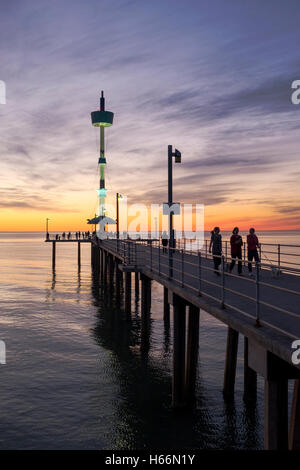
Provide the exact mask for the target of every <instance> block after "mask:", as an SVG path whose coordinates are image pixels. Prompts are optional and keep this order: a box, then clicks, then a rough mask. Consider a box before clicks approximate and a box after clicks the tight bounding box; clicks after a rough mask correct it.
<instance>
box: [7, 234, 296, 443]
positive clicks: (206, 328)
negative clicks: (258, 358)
mask: <svg viewBox="0 0 300 470" xmlns="http://www.w3.org/2000/svg"><path fill="white" fill-rule="evenodd" d="M43 239H44V234H41V233H0V260H1V263H0V292H1V295H0V339H1V340H4V341H5V343H6V348H7V358H6V361H7V362H6V365H0V377H1V384H0V403H1V405H0V406H1V420H0V448H1V449H30V448H32V449H151V448H160V449H192V448H199V449H202V448H223V449H225V448H226V449H228V448H231V449H260V448H262V447H263V381H262V379H261V378H259V382H258V405H257V406H256V407H255V408H253V407H252V408H248V407H246V406H245V405H244V403H243V400H242V392H243V376H242V367H243V361H242V352H243V343H242V338H241V340H240V345H239V358H238V371H237V381H236V395H235V401H234V403H233V404H230V405H229V404H226V403H225V402H224V400H223V396H222V380H223V371H224V352H225V340H226V328H225V327H224V325H223V324H221V323H219V322H218V321H217V320H215V319H214V318H212V317H210V316H209V315H207V314H205V313H204V312H202V314H201V326H200V357H199V367H198V377H197V388H196V398H197V399H196V405H195V407H194V408H193V409H192V410H189V411H185V412H174V411H173V410H172V409H171V407H170V402H171V363H172V362H171V360H172V324H171V327H170V330H168V329H166V328H165V326H164V322H163V316H162V300H163V299H162V287H161V286H159V285H158V284H156V283H154V284H153V291H152V295H153V297H152V298H153V300H152V311H151V318H152V322H151V335H150V349H149V353H148V355H145V354H141V352H140V302H139V300H135V296H134V292H133V296H132V299H133V300H132V319H131V322H129V321H128V319H126V318H125V317H124V315H123V314H122V312H121V311H119V310H118V309H117V308H116V306H115V303H114V301H113V302H112V304H111V305H107V304H106V303H105V301H104V299H103V298H102V296H101V292H99V290H98V289H97V288H95V285H94V284H93V280H92V275H91V265H90V247H89V245H86V246H85V245H83V246H82V267H81V271H80V272H78V268H77V253H76V246H75V245H73V244H61V245H58V246H57V265H56V273H55V276H53V275H52V270H51V246H50V244H46V243H44V242H43ZM262 241H268V242H274V243H286V244H289V243H293V244H300V233H299V232H285V233H283V232H269V233H264V234H262ZM133 289H134V286H133ZM171 317H172V316H171Z"/></svg>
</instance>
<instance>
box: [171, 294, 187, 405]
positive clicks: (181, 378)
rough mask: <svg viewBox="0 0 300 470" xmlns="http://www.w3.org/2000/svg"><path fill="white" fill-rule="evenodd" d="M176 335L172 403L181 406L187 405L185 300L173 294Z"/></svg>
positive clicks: (174, 336)
mask: <svg viewBox="0 0 300 470" xmlns="http://www.w3.org/2000/svg"><path fill="white" fill-rule="evenodd" d="M173 307H174V335H173V342H174V343H173V381H172V405H173V407H174V408H179V407H182V406H184V405H185V302H184V300H183V299H182V298H181V297H179V296H177V295H174V296H173Z"/></svg>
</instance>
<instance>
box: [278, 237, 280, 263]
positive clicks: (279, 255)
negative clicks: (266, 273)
mask: <svg viewBox="0 0 300 470" xmlns="http://www.w3.org/2000/svg"><path fill="white" fill-rule="evenodd" d="M278 269H280V244H279V243H278Z"/></svg>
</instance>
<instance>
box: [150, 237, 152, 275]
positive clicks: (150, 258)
mask: <svg viewBox="0 0 300 470" xmlns="http://www.w3.org/2000/svg"><path fill="white" fill-rule="evenodd" d="M150 271H152V240H151V243H150Z"/></svg>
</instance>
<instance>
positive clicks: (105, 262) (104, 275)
mask: <svg viewBox="0 0 300 470" xmlns="http://www.w3.org/2000/svg"><path fill="white" fill-rule="evenodd" d="M103 259H104V266H103V281H104V284H105V285H106V284H107V270H108V253H107V251H105V250H104V258H103Z"/></svg>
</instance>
